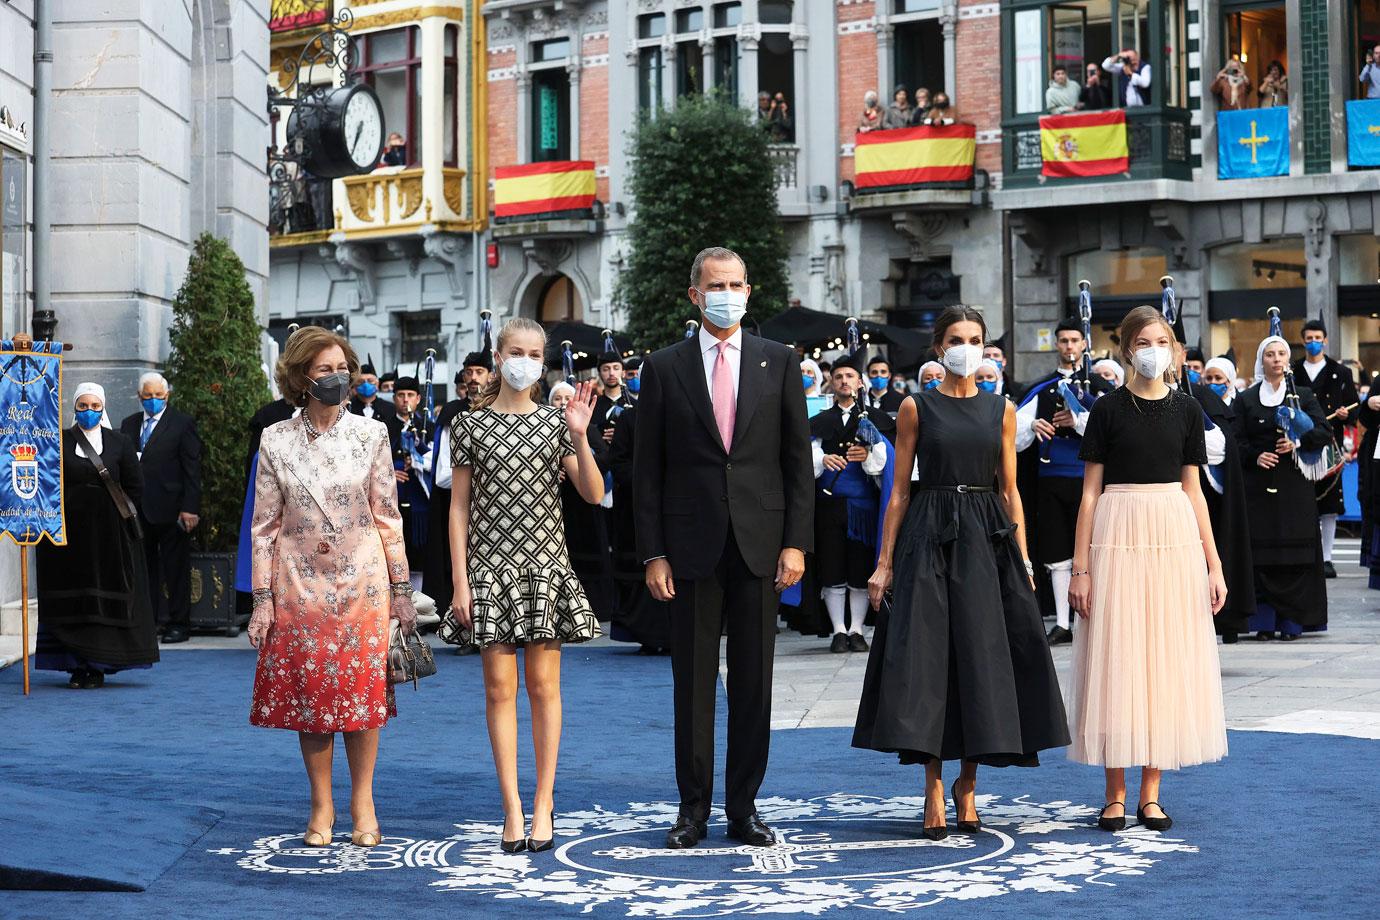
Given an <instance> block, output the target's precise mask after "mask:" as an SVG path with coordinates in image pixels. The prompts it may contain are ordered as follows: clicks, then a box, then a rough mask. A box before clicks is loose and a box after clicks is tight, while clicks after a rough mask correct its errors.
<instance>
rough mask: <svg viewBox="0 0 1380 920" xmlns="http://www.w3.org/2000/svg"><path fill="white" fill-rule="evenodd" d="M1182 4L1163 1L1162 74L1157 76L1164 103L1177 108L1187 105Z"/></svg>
mask: <svg viewBox="0 0 1380 920" xmlns="http://www.w3.org/2000/svg"><path fill="white" fill-rule="evenodd" d="M1184 6H1185V4H1184V3H1182V2H1180V0H1172V2H1168V0H1166V2H1165V3H1164V75H1163V77H1160V78H1159V81H1160V85H1161V86H1163V87H1164V104H1165V105H1172V106H1178V107H1179V108H1185V107H1187V106H1188V50H1187V46H1188V42H1187V41H1186V40H1185V37H1186V36H1187V34H1188V29H1187V27H1186V24H1185V22H1184ZM1152 76H1154V75H1153V74H1152Z"/></svg>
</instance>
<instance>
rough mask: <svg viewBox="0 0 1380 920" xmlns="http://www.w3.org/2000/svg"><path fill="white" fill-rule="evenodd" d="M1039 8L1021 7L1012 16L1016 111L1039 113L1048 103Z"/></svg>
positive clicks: (1020, 112)
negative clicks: (1027, 8)
mask: <svg viewBox="0 0 1380 920" xmlns="http://www.w3.org/2000/svg"><path fill="white" fill-rule="evenodd" d="M1040 13H1041V11H1040V10H1019V11H1017V12H1016V14H1015V15H1014V16H1012V17H1011V20H1012V26H1013V31H1014V33H1015V34H1014V45H1015V47H1014V50H1015V58H1016V67H1015V82H1016V108H1015V111H1016V114H1017V115H1022V114H1025V113H1027V112H1040V111H1043V110H1044V105H1045V93H1044V89H1045V61H1044V54H1043V49H1042V48H1041V45H1040Z"/></svg>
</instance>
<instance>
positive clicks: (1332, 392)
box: [1293, 319, 1361, 578]
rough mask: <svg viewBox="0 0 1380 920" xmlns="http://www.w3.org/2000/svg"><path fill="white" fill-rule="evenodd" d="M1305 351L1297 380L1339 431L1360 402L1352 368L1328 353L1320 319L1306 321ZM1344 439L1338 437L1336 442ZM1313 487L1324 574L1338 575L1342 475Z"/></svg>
mask: <svg viewBox="0 0 1380 920" xmlns="http://www.w3.org/2000/svg"><path fill="white" fill-rule="evenodd" d="M1303 350H1304V357H1303V358H1302V359H1301V360H1298V361H1295V362H1294V368H1293V370H1294V383H1295V385H1297V386H1301V387H1308V389H1310V390H1312V391H1313V395H1314V396H1316V397H1318V404H1319V405H1320V406H1322V410H1323V412H1325V413H1326V414H1327V416H1328V418H1330V419H1334V420H1335V421H1336V424H1335V425H1334V426H1333V428H1334V429H1335V430H1338V431H1340V429H1341V428H1342V426H1343V425H1345V424H1346V423H1347V419H1348V418H1349V417H1350V416H1351V413H1352V412H1355V411H1356V410H1357V408H1358V406H1357V403H1359V402H1360V401H1361V398H1360V397H1359V396H1358V395H1357V394H1356V381H1355V380H1354V379H1353V378H1352V376H1351V368H1349V367H1347V366H1345V365H1344V364H1342V363H1341V362H1340V361H1338V360H1336V359H1335V358H1333V357H1332V356H1331V355H1329V354H1328V353H1327V326H1325V325H1323V321H1322V320H1320V319H1310V320H1309V321H1308V322H1306V323H1304V324H1303ZM1341 441H1342V439H1341V437H1338V438H1337V443H1339V444H1340V443H1341ZM1313 488H1314V493H1315V494H1316V495H1317V498H1318V527H1319V529H1320V530H1321V532H1322V549H1323V576H1324V577H1326V578H1336V577H1337V567H1336V566H1335V565H1333V564H1332V547H1333V544H1334V543H1335V542H1336V540H1337V516H1338V515H1339V514H1342V513H1343V512H1345V511H1346V504H1345V501H1344V496H1343V495H1342V474H1341V473H1340V472H1338V473H1334V474H1332V475H1331V476H1327V477H1325V478H1323V479H1320V480H1318V481H1317V482H1315V483H1314V484H1313Z"/></svg>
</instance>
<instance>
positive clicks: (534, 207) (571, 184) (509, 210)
mask: <svg viewBox="0 0 1380 920" xmlns="http://www.w3.org/2000/svg"><path fill="white" fill-rule="evenodd" d="M593 206H594V161H593V160H575V161H564V160H560V161H552V162H548V163H524V164H523V165H521V166H499V167H497V168H496V169H494V217H523V216H527V215H531V214H551V213H554V212H558V211H586V210H588V209H590V208H592V207H593Z"/></svg>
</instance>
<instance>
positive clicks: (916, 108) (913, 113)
mask: <svg viewBox="0 0 1380 920" xmlns="http://www.w3.org/2000/svg"><path fill="white" fill-rule="evenodd" d="M929 110H930V91H929V90H928V89H927V88H925V87H923V86H917V87H916V88H915V105H913V106H911V108H910V123H911V124H913V125H922V124H924V123H925V115H926V113H928V112H929Z"/></svg>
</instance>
